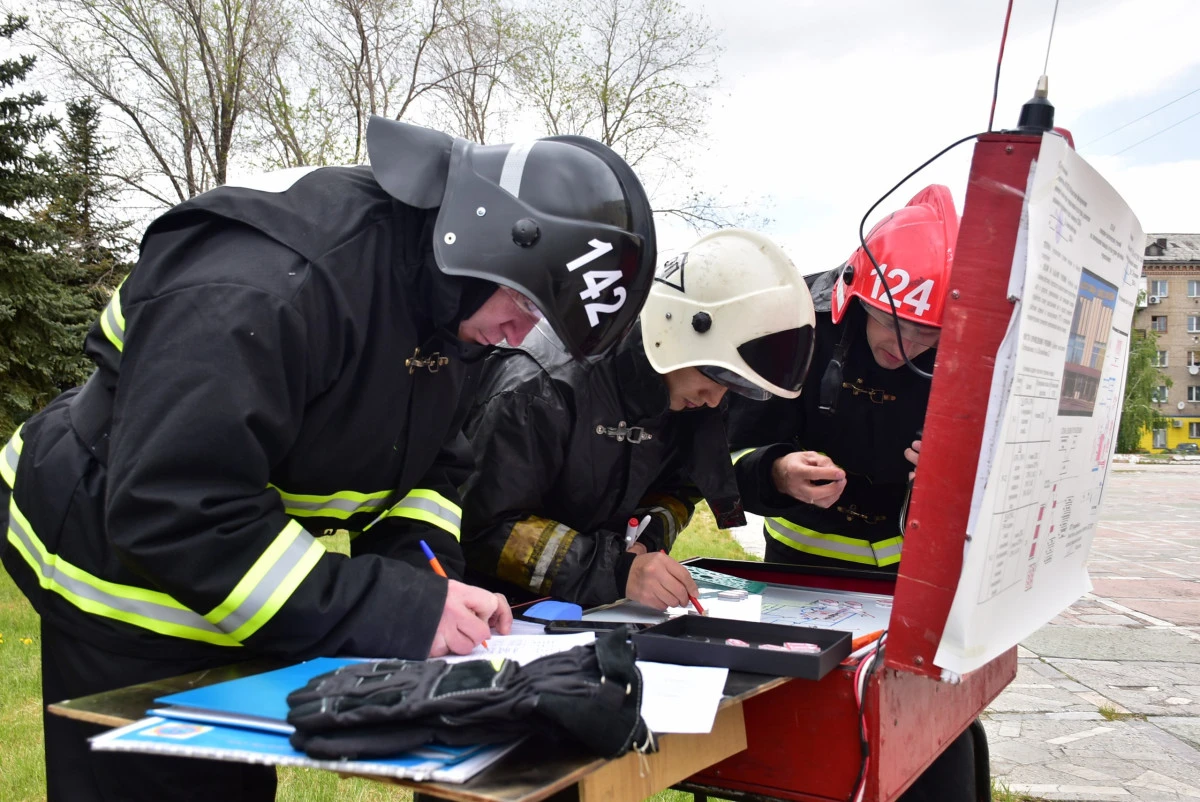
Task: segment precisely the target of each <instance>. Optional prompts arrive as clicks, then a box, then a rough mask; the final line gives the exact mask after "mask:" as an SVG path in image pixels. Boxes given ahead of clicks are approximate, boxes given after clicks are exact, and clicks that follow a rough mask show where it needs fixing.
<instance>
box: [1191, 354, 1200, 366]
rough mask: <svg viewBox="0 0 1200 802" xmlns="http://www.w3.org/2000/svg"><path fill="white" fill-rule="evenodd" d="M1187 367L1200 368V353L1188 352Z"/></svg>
mask: <svg viewBox="0 0 1200 802" xmlns="http://www.w3.org/2000/svg"><path fill="white" fill-rule="evenodd" d="M1188 367H1189V368H1200V351H1188Z"/></svg>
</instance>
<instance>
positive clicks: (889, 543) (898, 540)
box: [871, 535, 904, 565]
mask: <svg viewBox="0 0 1200 802" xmlns="http://www.w3.org/2000/svg"><path fill="white" fill-rule="evenodd" d="M871 549H872V550H874V552H875V564H876V565H892V564H893V563H898V562H900V552H901V551H902V550H903V549H904V538H903V537H901V536H900V535H896V536H895V537H891V538H888V539H887V540H879V541H876V542H875V543H872V544H871Z"/></svg>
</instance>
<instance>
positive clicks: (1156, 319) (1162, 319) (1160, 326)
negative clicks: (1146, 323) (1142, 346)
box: [1150, 315, 1167, 331]
mask: <svg viewBox="0 0 1200 802" xmlns="http://www.w3.org/2000/svg"><path fill="white" fill-rule="evenodd" d="M1150 330H1151V331H1166V330H1167V316H1166V315H1151V316H1150Z"/></svg>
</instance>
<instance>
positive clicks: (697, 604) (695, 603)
mask: <svg viewBox="0 0 1200 802" xmlns="http://www.w3.org/2000/svg"><path fill="white" fill-rule="evenodd" d="M630 521H632V522H634V523H637V519H636V518H631V519H630ZM658 553H659V554H666V553H667V550H666V549H659V550H658ZM688 601H690V602H691V603H692V606H693V607H695V608H696V612H698V613H700V615H708V613H706V612H704V608H703V607H701V606H700V600H699V599H697V598H696V597H695V596H693V595H692V594H690V593H689V594H688Z"/></svg>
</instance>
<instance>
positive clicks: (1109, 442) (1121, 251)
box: [934, 134, 1145, 674]
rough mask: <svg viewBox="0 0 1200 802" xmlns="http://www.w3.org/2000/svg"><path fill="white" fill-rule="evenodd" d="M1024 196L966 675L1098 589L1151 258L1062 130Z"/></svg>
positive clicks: (950, 657) (956, 624) (983, 499)
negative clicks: (1095, 573)
mask: <svg viewBox="0 0 1200 802" xmlns="http://www.w3.org/2000/svg"><path fill="white" fill-rule="evenodd" d="M1026 201H1027V210H1028V211H1027V214H1026V215H1023V218H1022V222H1023V224H1024V225H1025V226H1026V227H1027V229H1028V230H1027V232H1026V235H1027V240H1026V241H1027V244H1028V247H1027V253H1026V256H1027V258H1026V261H1025V263H1024V265H1023V269H1024V273H1025V275H1024V278H1023V280H1020V281H1016V280H1013V281H1010V292H1014V291H1016V292H1018V293H1019V295H1020V297H1021V299H1022V300H1021V302H1020V303H1019V304H1018V305H1017V308H1016V312H1015V314H1016V317H1015V319H1014V321H1013V322H1012V324H1011V327H1010V330H1009V332H1008V334H1007V336H1006V337H1005V340H1004V345H1002V347H1001V352H1000V353H999V354H997V359H996V370H995V373H994V374H993V381H992V389H991V393H990V396H989V404H988V412H987V419H988V427H987V429H986V430H985V438H984V444H983V458H985V459H986V460H987V463H985V465H983V466H982V468H986V476H982V469H981V477H977V481H976V488H975V495H974V496H973V497H972V502H971V508H972V514H971V520H970V523H969V525H968V534H969V535H970V538H971V540H970V543H969V545H968V547H967V549H966V554H965V559H964V560H963V573H962V577H961V579H960V581H959V585H958V591H957V593H956V594H955V597H954V602H953V604H952V606H951V610H950V615H949V618H948V619H947V621H946V628H945V631H944V632H943V635H942V640H941V643H940V644H939V646H938V651H937V654H936V656H935V658H934V662H935V663H936V664H937V665H938V666H939V667H941V668H945V669H949V670H950V671H953V672H956V673H959V674H962V673H965V672H967V671H971V670H973V669H975V668H978V667H980V666H982V665H984V664H986V663H987V662H988V661H990V660H992V659H993V658H995V657H996V656H998V655H1000V654H1001V653H1003V652H1004V651H1006V650H1007V649H1009V648H1011V647H1012V646H1013V645H1015V644H1017V643H1019V642H1020V640H1021V639H1022V638H1025V637H1027V636H1028V635H1030V634H1031V633H1033V632H1034V631H1036V630H1037V629H1038V628H1039V627H1041V626H1042V625H1043V624H1045V623H1046V622H1048V621H1049V620H1050V619H1051V618H1053V617H1054V616H1055V615H1057V614H1058V613H1059V612H1060V611H1061V610H1063V609H1064V608H1066V607H1067V606H1068V605H1070V604H1071V603H1072V602H1074V601H1075V600H1076V599H1078V598H1079V596H1080V595H1082V594H1083V593H1085V592H1087V591H1088V590H1090V588H1091V582H1090V580H1089V579H1088V575H1087V568H1086V562H1087V556H1088V552H1089V551H1090V549H1091V544H1092V537H1093V535H1094V533H1095V525H1096V519H1097V516H1098V514H1099V509H1100V496H1101V493H1102V491H1103V488H1104V480H1105V478H1106V476H1107V473H1108V466H1109V464H1110V462H1111V460H1112V453H1113V448H1114V442H1115V438H1114V432H1115V428H1116V425H1117V421H1118V419H1119V417H1120V412H1121V399H1122V396H1123V387H1124V381H1125V360H1126V355H1127V352H1128V345H1129V332H1130V323H1131V321H1132V317H1133V308H1134V303H1135V301H1136V299H1137V290H1138V276H1139V275H1140V273H1141V267H1142V254H1143V253H1144V249H1145V239H1144V235H1143V233H1142V228H1141V225H1140V224H1139V223H1138V220H1137V218H1136V217H1135V216H1134V214H1133V212H1132V211H1130V209H1129V207H1128V206H1127V205H1126V204H1125V202H1124V201H1123V200H1122V199H1121V197H1120V196H1119V195H1118V194H1117V193H1116V191H1115V190H1113V188H1112V187H1110V186H1109V185H1108V183H1107V182H1105V180H1104V179H1103V178H1102V177H1101V176H1100V175H1099V174H1098V173H1097V172H1096V171H1095V170H1094V169H1092V167H1091V166H1089V165H1088V164H1087V163H1086V162H1085V161H1084V160H1083V159H1082V158H1080V157H1079V156H1078V154H1076V153H1075V152H1074V151H1073V150H1071V149H1070V148H1068V147H1067V146H1066V143H1065V141H1064V140H1063V139H1062V138H1061V137H1059V136H1057V135H1053V134H1047V135H1045V136H1043V138H1042V146H1041V150H1040V152H1039V154H1038V162H1037V167H1036V169H1035V171H1034V175H1033V181H1032V183H1031V185H1030V188H1029V191H1028V192H1027V198H1026ZM1017 267H1020V266H1019V265H1015V266H1014V269H1016V268H1017ZM980 478H982V479H983V481H982V482H980V481H979V479H980Z"/></svg>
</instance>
